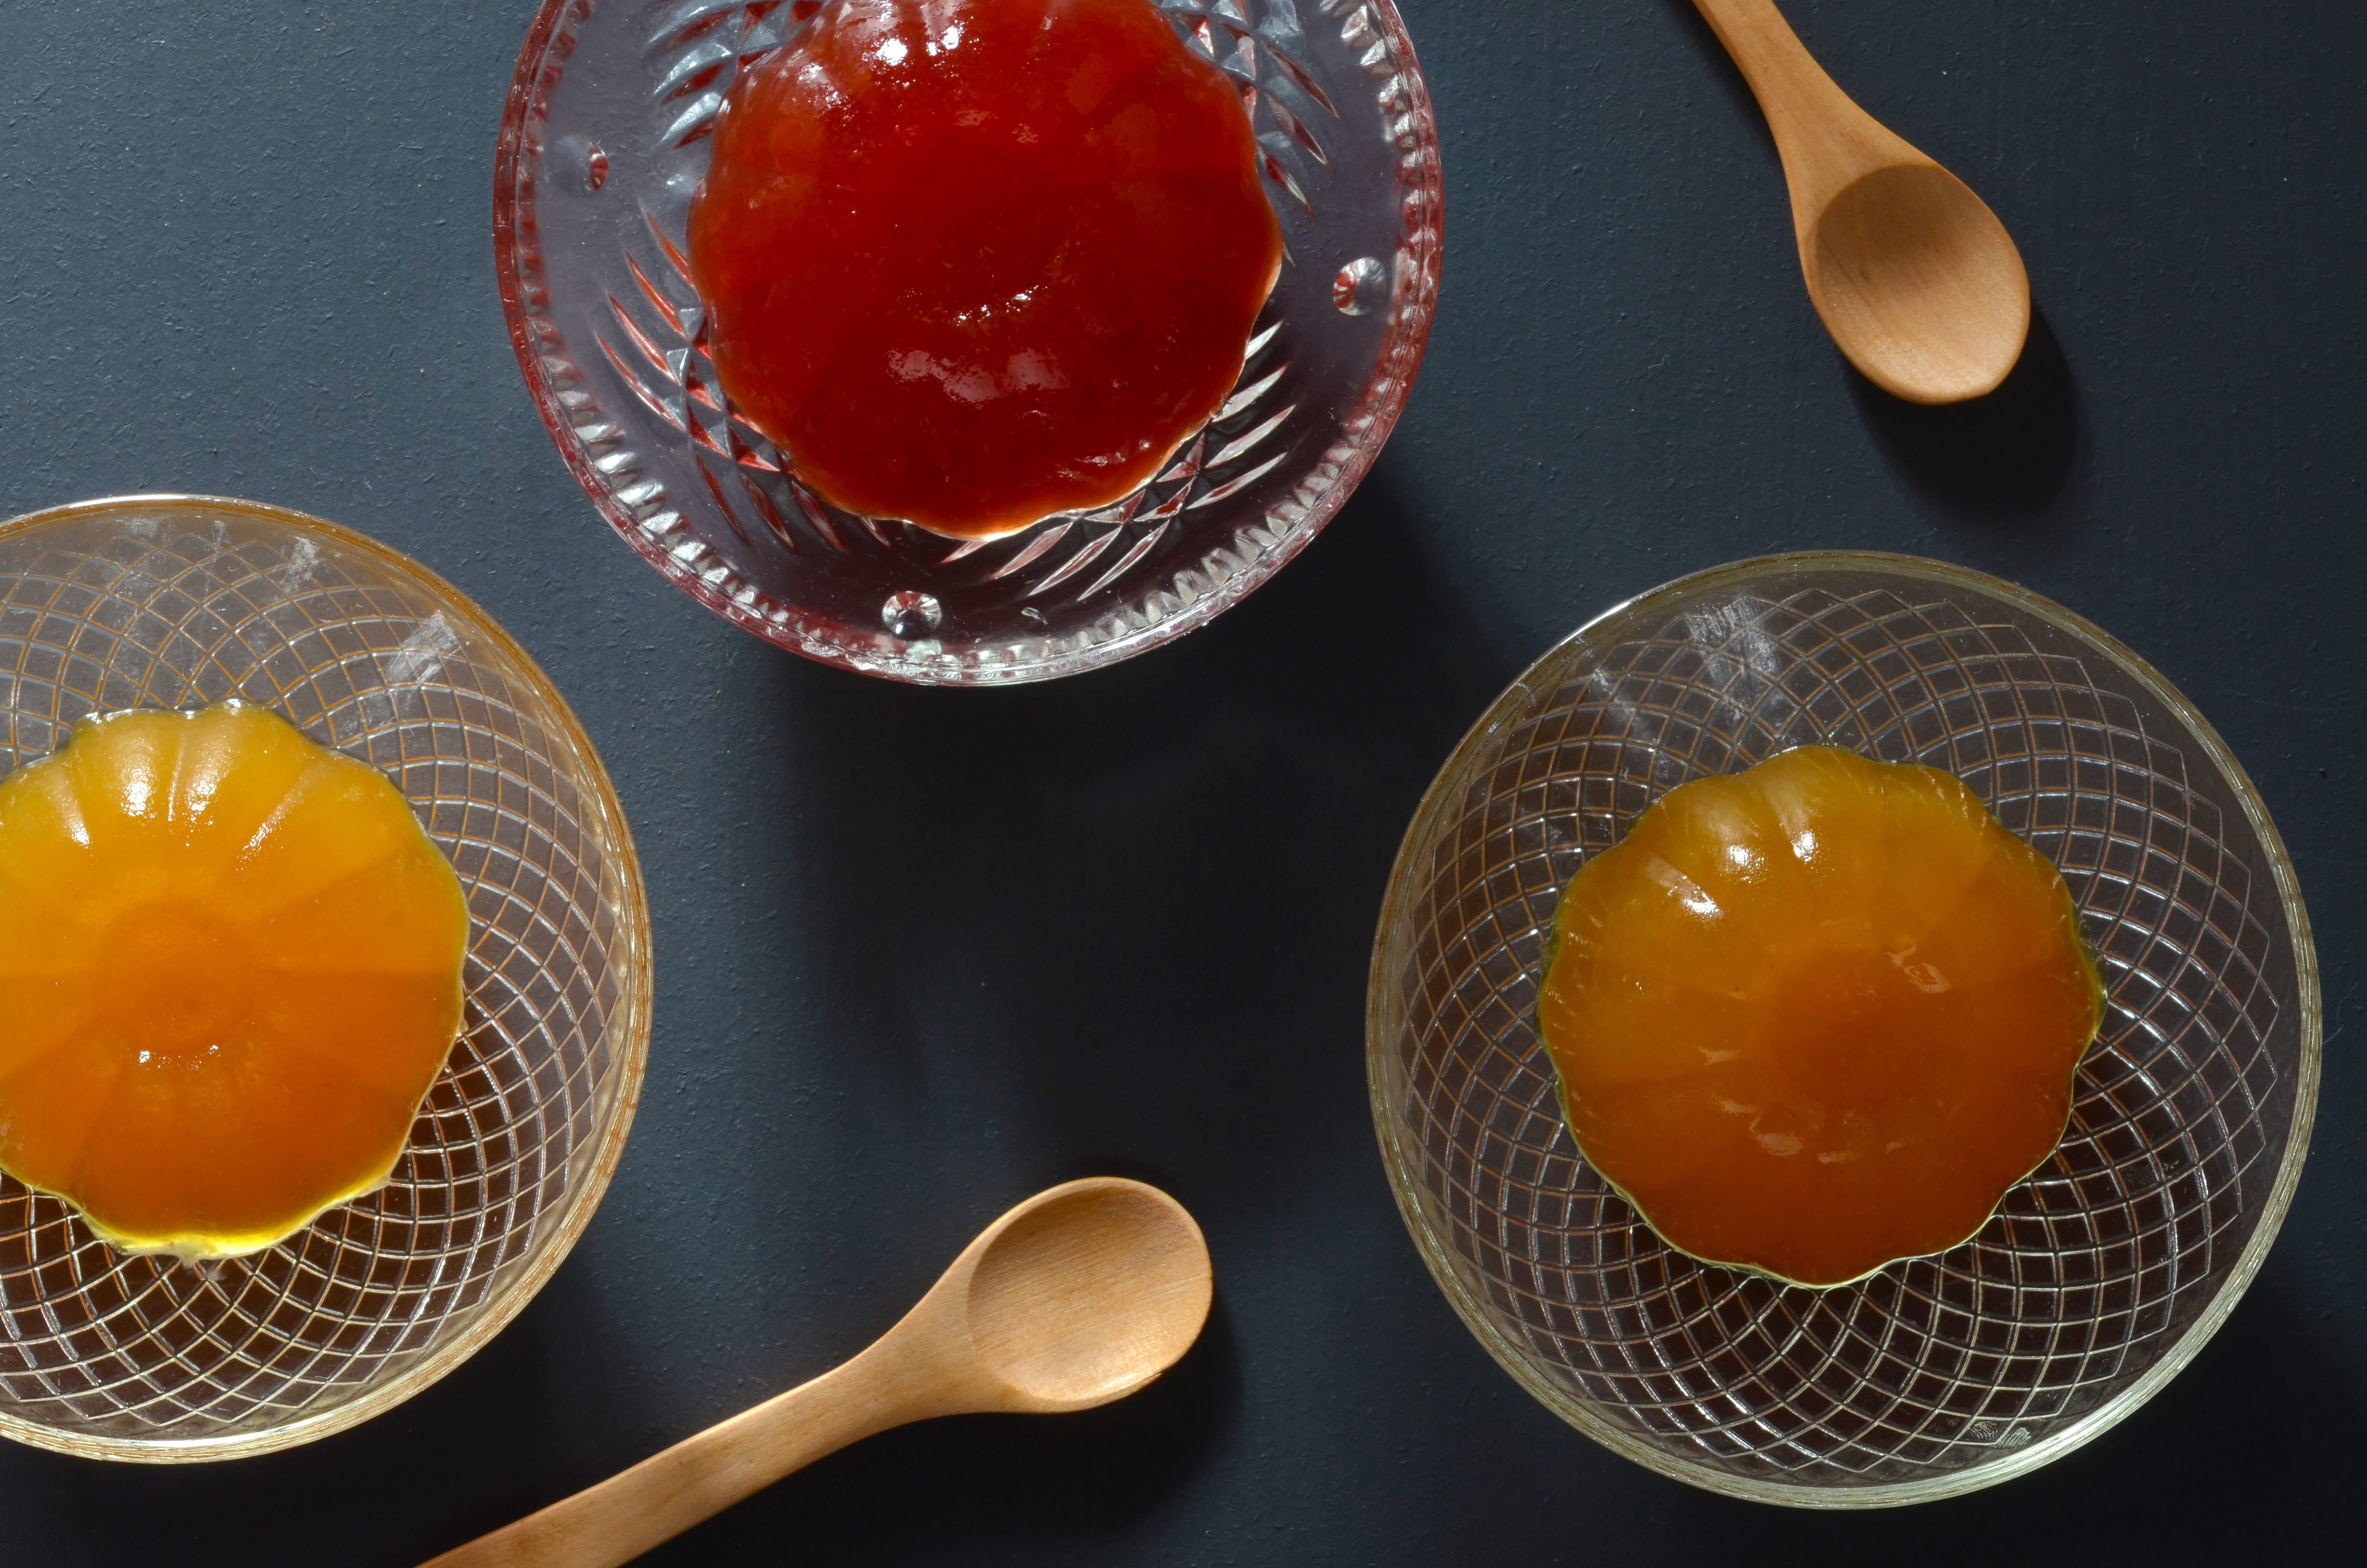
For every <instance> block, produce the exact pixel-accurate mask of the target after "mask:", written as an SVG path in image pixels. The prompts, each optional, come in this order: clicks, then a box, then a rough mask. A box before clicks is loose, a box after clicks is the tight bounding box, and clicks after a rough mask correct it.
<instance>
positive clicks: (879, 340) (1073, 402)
mask: <svg viewBox="0 0 2367 1568" xmlns="http://www.w3.org/2000/svg"><path fill="white" fill-rule="evenodd" d="M1257 156H1258V153H1257V142H1256V139H1255V136H1254V135H1253V133H1252V132H1251V126H1250V120H1249V116H1248V115H1247V114H1245V113H1244V112H1243V111H1242V107H1241V97H1240V91H1239V89H1238V88H1236V87H1235V86H1234V85H1233V84H1232V82H1231V81H1230V79H1229V78H1228V77H1227V76H1226V75H1225V74H1224V73H1223V72H1221V71H1219V70H1217V67H1216V66H1215V65H1214V64H1213V63H1211V62H1209V61H1207V60H1206V59H1204V58H1202V57H1201V56H1200V55H1198V54H1196V53H1195V52H1194V51H1192V50H1191V49H1190V48H1189V47H1188V46H1187V45H1185V44H1184V42H1183V40H1182V39H1181V38H1179V37H1178V36H1177V34H1176V31H1175V29H1174V28H1173V26H1172V24H1170V23H1169V22H1168V20H1167V18H1166V17H1164V16H1162V15H1161V13H1160V11H1159V10H1158V9H1157V8H1156V7H1155V6H1152V5H1151V4H1150V0H838V3H837V4H835V5H832V6H828V7H826V8H825V9H824V10H823V11H822V12H821V15H819V16H817V17H815V18H814V19H813V20H812V21H811V22H810V23H809V24H808V25H807V26H806V28H804V29H803V30H802V31H801V32H800V33H799V34H798V36H797V37H796V38H795V39H793V40H791V42H790V43H789V44H788V45H787V47H785V48H783V49H781V50H779V51H776V52H775V53H774V54H772V55H770V56H768V57H766V58H765V59H764V60H763V61H761V62H757V63H756V64H755V65H753V66H752V67H751V68H749V69H748V70H747V71H746V72H744V73H742V75H741V77H740V79H739V81H738V82H736V83H735V84H734V85H732V88H731V91H730V95H729V96H728V97H727V99H726V101H725V106H724V110H723V113H722V116H721V117H720V119H719V120H718V122H717V125H716V130H715V151H714V158H713V162H712V163H711V164H710V165H709V167H708V173H707V179H706V183H705V184H704V185H703V186H702V187H700V189H699V191H698V194H697V197H696V199H694V200H693V202H692V204H691V210H690V224H689V232H688V248H689V258H690V264H691V272H692V276H693V278H694V279H695V281H696V283H697V288H698V293H699V297H700V299H701V301H703V302H704V304H705V305H706V307H707V310H708V334H709V343H710V346H711V348H712V352H713V354H714V358H715V369H716V374H717V376H718V377H719V379H720V380H721V381H722V383H723V390H724V391H725V392H727V393H728V394H730V398H731V400H732V402H733V403H736V404H737V405H738V407H739V409H740V411H741V413H742V414H743V415H746V417H747V418H748V419H749V420H750V421H751V422H753V424H754V425H755V426H756V427H757V428H759V429H761V430H762V431H764V433H765V434H766V435H767V436H769V437H772V438H773V439H774V440H775V441H776V442H777V443H779V445H780V446H781V447H782V448H783V449H785V450H786V451H787V453H788V454H789V457H790V459H791V460H792V461H793V462H794V463H795V465H796V468H797V471H798V474H799V476H800V477H801V478H803V479H804V480H805V481H807V482H808V483H810V484H811V485H812V486H813V487H814V488H815V489H817V490H818V491H820V492H821V494H823V495H825V496H827V497H828V498H829V499H831V500H832V501H833V502H835V503H837V504H838V505H840V506H844V507H847V508H849V509H851V510H853V511H856V512H861V513H866V514H869V515H871V516H875V517H901V518H904V519H906V520H908V521H911V522H915V523H919V524H921V525H922V526H923V527H924V528H932V529H934V530H935V531H937V532H940V533H946V534H954V535H959V536H965V537H988V536H991V535H995V534H1001V533H1007V532H1010V531H1011V530H1013V529H1014V528H1024V527H1025V526H1026V525H1027V524H1029V523H1033V522H1036V521H1037V520H1038V519H1040V518H1043V517H1048V516H1050V515H1051V514H1053V513H1056V512H1065V511H1077V510H1082V509H1086V508H1090V507H1094V506H1104V505H1106V504H1108V503H1110V502H1113V501H1116V500H1118V499H1120V498H1121V497H1123V496H1125V495H1126V494H1128V493H1129V492H1131V491H1133V490H1134V489H1135V488H1136V487H1137V486H1138V485H1140V484H1142V483H1145V482H1146V481H1148V480H1150V478H1151V476H1152V475H1153V474H1155V473H1157V472H1158V471H1159V469H1160V466H1161V464H1162V463H1164V462H1165V461H1166V460H1167V459H1168V458H1169V457H1170V456H1171V455H1172V454H1173V452H1174V451H1175V450H1176V449H1177V448H1178V447H1179V446H1181V445H1182V444H1183V441H1184V440H1186V439H1187V438H1189V437H1191V435H1192V434H1193V433H1194V432H1195V431H1196V430H1197V429H1199V427H1200V426H1202V425H1204V424H1205V423H1206V421H1207V420H1208V418H1209V416H1210V415H1213V414H1215V413H1216V411H1217V407H1218V406H1219V405H1220V404H1221V403H1223V402H1224V400H1225V396H1226V394H1227V393H1228V392H1230V391H1231V389H1232V386H1233V383H1234V381H1236V380H1238V379H1239V377H1240V369H1241V360H1242V354H1243V351H1244V350H1245V349H1246V347H1247V346H1248V341H1249V335H1250V330H1251V326H1252V325H1253V324H1255V321H1256V318H1257V313H1258V311H1259V309H1260V307H1261V306H1263V304H1264V302H1265V299H1266V296H1267V294H1268V293H1269V292H1271V291H1272V290H1273V288H1274V278H1275V275H1276V273H1277V271H1278V269H1279V267H1280V266H1281V258H1282V231H1281V228H1280V226H1279V224H1278V223H1277V222H1275V219H1274V210H1273V208H1272V207H1271V206H1270V205H1269V204H1268V203H1267V201H1266V198H1265V192H1264V190H1263V188H1262V187H1261V186H1260V184H1259V179H1258V165H1257Z"/></svg>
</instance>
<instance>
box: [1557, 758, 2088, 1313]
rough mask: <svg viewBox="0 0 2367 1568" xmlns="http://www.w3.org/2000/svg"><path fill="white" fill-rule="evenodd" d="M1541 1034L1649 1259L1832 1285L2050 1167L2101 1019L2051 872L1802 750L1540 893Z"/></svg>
mask: <svg viewBox="0 0 2367 1568" xmlns="http://www.w3.org/2000/svg"><path fill="white" fill-rule="evenodd" d="M1538 1016H1539V1023H1540V1025H1541V1027H1542V1028H1543V1031H1544V1034H1545V1039H1546V1046H1547V1048H1548V1049H1549V1050H1550V1051H1551V1052H1552V1055H1553V1058H1554V1062H1555V1065H1556V1067H1557V1070H1558V1071H1559V1074H1560V1076H1561V1083H1562V1094H1563V1102H1564V1108H1565V1110H1566V1113H1567V1114H1568V1116H1569V1125H1570V1130H1571V1131H1572V1133H1573V1134H1575V1136H1576V1138H1577V1140H1578V1143H1579V1147H1580V1150H1581V1151H1582V1152H1583V1153H1585V1155H1586V1158H1587V1161H1588V1163H1589V1164H1591V1165H1593V1166H1594V1168H1595V1169H1596V1170H1597V1171H1598V1172H1600V1173H1601V1174H1602V1175H1603V1177H1604V1178H1605V1179H1606V1180H1608V1181H1610V1182H1611V1183H1612V1184H1613V1185H1614V1186H1615V1187H1618V1188H1619V1189H1620V1190H1621V1191H1622V1192H1623V1193H1624V1194H1625V1195H1626V1196H1627V1197H1628V1199H1630V1200H1631V1201H1633V1202H1634V1203H1635V1205H1636V1206H1637V1209H1638V1210H1640V1211H1641V1212H1642V1213H1643V1215H1644V1216H1645V1218H1646V1219H1647V1220H1648V1221H1649V1222H1650V1223H1651V1225H1652V1227H1653V1228H1654V1229H1655V1230H1657V1231H1658V1232H1659V1233H1660V1234H1661V1235H1662V1236H1663V1237H1664V1238H1666V1239H1667V1240H1668V1242H1669V1243H1670V1244H1671V1245H1674V1246H1676V1247H1678V1248H1680V1249H1682V1250H1683V1251H1685V1252H1689V1253H1692V1254H1693V1255H1694V1256H1698V1257H1702V1258H1705V1259H1708V1260H1711V1261H1714V1262H1720V1263H1728V1264H1734V1265H1738V1266H1742V1267H1750V1268H1754V1269H1758V1270H1761V1271H1762V1272H1764V1273H1767V1274H1771V1275H1773V1276H1776V1277H1777V1278H1783V1279H1786V1280H1792V1281H1795V1282H1798V1283H1802V1284H1808V1285H1832V1284H1840V1283H1842V1282H1845V1281H1847V1280H1850V1279H1853V1278H1859V1277H1860V1276H1863V1275H1864V1274H1867V1273H1870V1272H1872V1271H1873V1270H1874V1269H1877V1268H1879V1267H1882V1266H1883V1265H1884V1264H1886V1263H1888V1262H1891V1261H1892V1260H1894V1259H1897V1258H1901V1257H1911V1256H1919V1255H1921V1254H1925V1253H1931V1252H1938V1251H1941V1250H1943V1249H1945V1248H1947V1247H1951V1246H1954V1245H1955V1244H1958V1243H1960V1242H1963V1241H1965V1239H1967V1238H1968V1237H1970V1236H1971V1235H1972V1234H1973V1233H1975V1232H1976V1231H1977V1230H1979V1229H1980V1227H1981V1226H1982V1224H1983V1223H1985V1222H1986V1221H1987V1220H1988V1216H1989V1214H1990V1213H1991V1211H1992V1210H1995V1208H1996V1207H1997V1204H1998V1201H1999V1199H2001V1198H2002V1197H2003V1196H2004V1195H2005V1193H2006V1191H2007V1189H2008V1188H2009V1187H2011V1186H2012V1185H2013V1184H2014V1183H2015V1182H2017V1181H2019V1180H2021V1179H2022V1177H2023V1176H2027V1175H2028V1174H2029V1173H2030V1172H2031V1171H2032V1170H2033V1168H2035V1167H2036V1166H2037V1165H2039V1164H2040V1163H2041V1162H2042V1161H2044V1159H2045V1158H2046V1156H2047V1155H2048V1154H2049V1153H2051V1152H2052V1151H2053V1150H2054V1148H2055V1145H2056V1142H2059V1141H2060V1139H2061V1138H2062V1135H2063V1130H2064V1127H2065V1124H2066V1122H2067V1119H2068V1118H2069V1114H2070V1107H2071V1090H2072V1081H2073V1076H2074V1074H2075V1072H2076V1070H2077V1067H2078V1061H2079V1058H2080V1056H2081V1055H2082V1054H2083V1053H2084V1052H2085V1051H2086V1049H2087V1047H2088V1045H2089V1042H2090V1040H2093V1039H2094V1038H2095V1034H2096V1030H2097V1027H2098V1025H2099V1023H2100V1021H2101V1017H2102V991H2101V986H2100V984H2099V983H2098V979H2097V973H2096V970H2095V966H2094V963H2093V961H2092V960H2090V957H2089V954H2088V951H2087V949H2086V948H2085V946H2084V945H2083V944H2082V942H2081V940H2080V937H2079V932H2078V916H2077V914H2076V912H2075V911H2074V909H2073V907H2072V903H2071V898H2070V894H2069V892H2068V891H2067V889H2066V888H2065V886H2064V883H2063V879H2062V876H2061V875H2060V873H2058V872H2057V871H2056V869H2055V867H2054V865H2053V864H2052V863H2051V862H2050V861H2048V860H2047V858H2045V857H2044V855H2042V854H2040V853H2039V852H2038V851H2037V850H2035V849H2033V848H2032V847H2031V846H2028V845H2026V844H2024V843H2023V842H2022V840H2020V839H2018V838H2016V837H2015V836H2014V835H2012V834H2011V833H2010V832H2008V831H2007V830H2006V829H2005V828H2004V827H2003V826H2002V825H2000V824H1999V823H1998V822H1997V820H1996V819H1995V818H1994V817H1992V816H1991V815H1990V814H1989V812H1988V810H1987V809H1986V808H1985V807H1984V806H1983V805H1982V804H1981V802H1980V801H1979V799H1978V798H1977V797H1976V796H1975V795H1974V794H1973V792H1972V791H1971V790H1967V789H1966V788H1965V786H1964V785H1963V784H1962V783H1961V782H1959V781H1958V780H1956V779H1955V778H1952V777H1950V776H1949V775H1947V774H1945V773H1942V772H1939V771H1937V770H1935V769H1931V768H1927V767H1911V766H1906V765H1899V764H1890V763H1881V762H1874V761H1869V760H1867V759H1865V758H1863V757H1860V756H1856V755H1854V754H1853V753H1850V752H1846V751H1840V750H1836V749H1832V748H1829V747H1822V746H1810V747H1803V748H1801V749H1799V750H1795V751H1791V752H1786V753H1784V754H1783V755H1781V756H1776V757H1773V758H1771V759H1770V760H1768V761H1766V762H1762V763H1761V764H1759V765H1758V766H1757V767H1752V768H1750V769H1749V770H1748V771H1746V772H1743V773H1739V774H1735V775H1731V776H1728V777H1724V778H1704V779H1699V780H1696V781H1694V782H1693V783H1689V784H1685V785H1682V786H1681V787H1679V788H1678V789H1676V790H1671V791H1670V792H1669V794H1668V795H1666V796H1665V797H1663V798H1662V799H1661V800H1660V801H1658V802H1656V803H1655V804H1654V805H1653V806H1652V807H1651V808H1650V809H1649V810H1648V811H1647V812H1645V813H1644V815H1643V816H1642V817H1641V818H1639V819H1638V820H1637V823H1636V824H1635V825H1634V827H1633V828H1632V829H1631V830H1630V831H1629V833H1628V835H1627V836H1626V838H1625V840H1624V841H1622V842H1621V843H1620V844H1619V845H1617V846H1615V847H1614V848H1612V849H1609V850H1606V851H1604V852H1603V853H1602V854H1601V855H1598V856H1596V857H1595V858H1593V859H1592V860H1591V861H1590V862H1588V864H1587V865H1586V867H1585V868H1584V869H1582V870H1581V871H1580V873H1579V874H1578V876H1577V877H1575V878H1574V879H1572V881H1571V882H1570V885H1569V888H1568V889H1567V890H1566V891H1565V892H1564V893H1563V895H1562V899H1561V903H1560V907H1559V910H1558V913H1557V916H1556V920H1555V947H1554V953H1553V960H1552V964H1551V967H1550V969H1549V971H1548V972H1547V976H1546V984H1545V987H1544V990H1543V993H1542V995H1541V998H1540V1003H1539V1008H1538Z"/></svg>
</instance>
